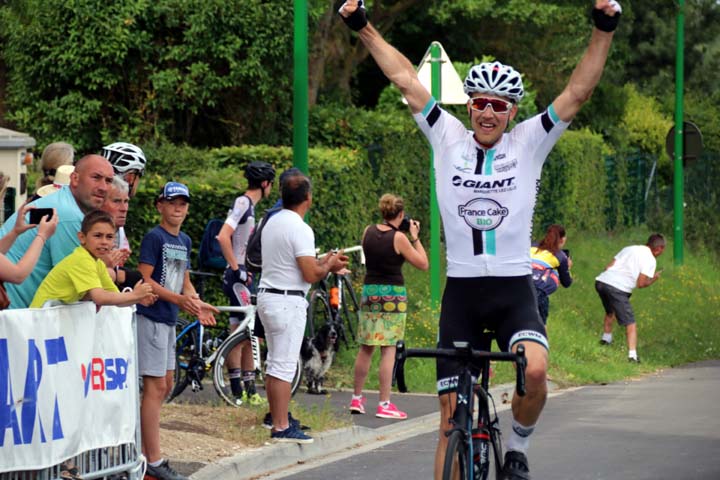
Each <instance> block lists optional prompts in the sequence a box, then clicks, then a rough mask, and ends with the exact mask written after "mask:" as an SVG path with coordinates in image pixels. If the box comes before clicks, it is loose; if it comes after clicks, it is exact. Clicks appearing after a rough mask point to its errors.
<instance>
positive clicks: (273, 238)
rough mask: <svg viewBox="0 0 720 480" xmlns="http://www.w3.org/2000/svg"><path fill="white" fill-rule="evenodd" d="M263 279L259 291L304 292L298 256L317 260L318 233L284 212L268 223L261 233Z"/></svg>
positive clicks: (305, 285)
mask: <svg viewBox="0 0 720 480" xmlns="http://www.w3.org/2000/svg"><path fill="white" fill-rule="evenodd" d="M260 240H261V242H262V265H263V267H262V276H261V277H260V285H259V287H260V288H277V289H280V290H302V291H303V292H305V293H306V294H307V291H308V289H309V288H310V284H309V283H308V282H306V281H305V280H304V279H303V276H302V272H301V271H300V267H299V266H298V264H297V257H315V234H314V233H313V231H312V228H310V226H309V225H308V224H306V223H305V222H304V221H303V219H302V217H301V216H300V215H298V214H297V213H296V212H294V211H292V210H288V209H285V208H284V209H282V210H281V211H279V212H278V213H276V214H275V215H273V216H272V217H270V219H268V221H267V225H265V227H264V229H263V231H262V237H261V239H260Z"/></svg>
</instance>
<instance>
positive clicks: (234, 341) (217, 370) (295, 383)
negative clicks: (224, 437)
mask: <svg viewBox="0 0 720 480" xmlns="http://www.w3.org/2000/svg"><path fill="white" fill-rule="evenodd" d="M248 339H249V337H248V333H247V332H246V331H245V332H240V333H239V334H237V335H236V336H234V337H232V338H230V339H229V340H228V341H226V342H224V343H223V344H222V345H221V346H220V350H219V351H218V353H217V357H216V358H215V362H214V363H213V368H212V371H213V385H214V386H215V391H216V392H217V394H218V395H219V396H220V398H222V399H223V400H224V401H225V402H226V403H227V404H229V405H232V406H234V407H237V406H239V405H238V404H237V403H236V402H235V396H234V395H233V393H232V390H231V388H230V376H229V374H228V369H227V368H226V367H225V363H226V361H227V357H228V355H229V354H230V352H232V350H233V349H234V348H235V347H236V346H238V345H239V344H240V343H242V342H244V341H246V340H248ZM263 370H264V363H263ZM263 373H264V372H259V373H257V377H256V378H255V384H256V386H258V387H264V381H263ZM301 381H302V362H301V361H300V359H299V358H298V366H297V369H296V370H295V377H294V378H293V380H292V383H291V385H290V392H291V394H292V395H295V392H296V391H297V389H298V387H299V386H300V382H301Z"/></svg>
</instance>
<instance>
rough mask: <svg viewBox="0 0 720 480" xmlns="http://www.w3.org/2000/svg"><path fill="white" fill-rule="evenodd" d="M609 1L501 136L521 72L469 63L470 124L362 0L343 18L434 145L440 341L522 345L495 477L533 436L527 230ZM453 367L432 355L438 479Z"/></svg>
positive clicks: (588, 88) (538, 375)
mask: <svg viewBox="0 0 720 480" xmlns="http://www.w3.org/2000/svg"><path fill="white" fill-rule="evenodd" d="M620 11H621V8H620V5H619V4H618V3H617V2H616V1H615V0H596V2H595V8H594V9H593V11H592V18H593V21H594V24H595V28H594V29H593V31H592V36H591V38H590V45H589V46H588V49H587V50H586V52H585V54H584V55H583V57H582V59H581V60H580V62H579V63H578V65H577V67H576V68H575V70H574V71H573V73H572V75H571V77H570V80H569V82H568V84H567V86H566V87H565V89H564V90H563V91H562V93H561V94H560V95H559V96H558V97H557V98H556V99H555V100H554V101H553V102H552V104H551V105H550V106H549V107H548V108H547V109H546V110H545V111H544V112H543V113H541V114H539V115H536V116H534V117H532V118H530V119H528V120H526V121H524V122H521V123H519V124H518V125H517V126H515V127H514V128H513V129H512V130H511V131H509V132H506V130H507V128H508V126H509V124H510V122H511V121H512V120H513V119H514V118H515V116H516V115H517V111H518V103H519V102H520V100H521V99H522V97H523V95H524V89H523V83H522V78H521V76H520V74H519V73H518V72H517V71H516V70H515V69H514V68H512V67H510V66H508V65H503V64H502V63H500V62H492V63H489V62H488V63H482V64H480V65H475V66H473V67H472V68H471V69H470V73H469V74H468V76H467V78H466V79H465V83H464V89H465V93H466V94H467V95H468V96H469V97H470V98H469V100H468V103H467V115H468V118H469V123H470V126H471V128H472V130H468V129H467V127H465V125H464V124H463V123H462V122H461V121H460V120H459V119H457V118H455V117H454V116H452V115H450V114H449V113H448V112H446V111H445V110H443V109H442V108H441V106H440V105H439V104H438V103H437V102H436V101H435V99H433V98H432V96H431V95H430V92H428V90H427V89H426V88H425V87H424V86H423V85H422V83H420V80H419V78H418V76H417V72H416V71H415V68H414V67H413V65H412V64H411V63H410V61H409V60H408V59H407V58H406V57H405V56H404V55H402V54H401V53H400V52H399V51H398V50H396V49H395V48H394V47H393V46H392V45H390V44H389V43H387V42H386V41H385V40H384V39H383V38H382V36H381V35H380V33H379V32H378V31H377V30H376V29H375V28H374V27H373V26H372V25H371V24H370V23H368V20H367V18H366V14H365V8H364V6H363V5H362V1H361V0H347V1H346V2H345V3H344V4H343V5H342V7H340V10H339V13H340V16H341V17H342V19H343V21H344V22H345V23H346V24H347V25H348V27H349V28H351V29H352V30H355V31H356V32H357V33H358V38H359V40H360V41H361V42H362V44H363V45H364V46H365V48H367V49H368V51H369V52H370V55H371V56H372V57H373V59H375V61H376V62H377V64H378V66H379V67H380V69H381V70H382V72H383V73H384V74H385V76H386V77H387V78H388V79H389V80H390V81H391V82H392V83H393V84H394V85H395V86H396V87H397V88H398V89H399V90H400V92H401V93H402V95H403V96H404V97H405V99H406V100H407V102H408V105H409V107H410V110H411V111H412V113H413V116H414V118H415V121H416V122H417V124H418V126H419V127H420V129H421V130H422V132H423V133H424V134H425V136H426V137H427V139H428V141H429V142H430V144H431V145H432V148H433V151H434V167H435V184H436V185H435V186H436V191H437V199H438V204H439V207H440V214H441V216H442V221H443V229H444V231H445V238H446V240H447V276H448V278H447V282H446V286H445V292H444V294H443V300H442V306H441V312H440V326H439V341H438V344H439V346H440V347H452V342H453V341H460V340H465V341H468V342H470V345H471V346H472V347H473V348H482V347H483V346H482V344H481V342H480V338H481V335H482V331H483V329H484V328H486V327H487V328H489V329H490V330H493V331H495V333H496V336H497V341H498V345H499V346H500V348H501V349H502V350H504V351H507V350H512V351H515V350H516V349H517V347H518V346H519V345H524V347H525V352H526V354H527V359H528V364H527V370H526V379H527V384H526V386H527V394H526V395H525V396H524V397H520V396H519V395H515V396H514V397H513V401H512V410H513V424H512V431H511V432H510V434H509V435H507V442H506V450H507V453H506V455H505V464H504V466H503V472H502V474H503V478H505V479H507V480H527V479H529V478H530V472H529V467H528V460H527V455H526V454H527V450H528V446H529V439H530V435H531V434H532V433H533V431H534V429H535V425H536V423H537V421H538V419H539V417H540V413H541V412H542V409H543V407H544V405H545V399H546V398H547V365H548V343H547V337H546V332H545V326H544V325H543V324H542V321H541V320H540V315H539V314H538V310H537V301H536V298H535V293H534V286H533V284H532V276H531V273H532V268H531V260H530V234H531V231H532V217H533V211H534V208H535V201H536V197H537V186H538V185H539V183H540V174H541V171H542V166H543V163H544V162H545V159H546V158H547V156H548V154H549V153H550V150H551V149H552V147H553V146H554V144H555V142H557V140H558V138H559V137H560V135H561V134H562V133H563V131H564V130H565V129H567V127H568V125H569V122H570V121H571V120H572V119H573V118H574V117H575V115H576V114H577V112H578V111H579V110H580V107H581V106H582V105H583V103H585V102H586V101H587V100H588V99H589V98H590V95H591V94H592V91H593V89H594V88H595V86H596V85H597V84H598V82H599V81H600V77H601V75H602V72H603V69H604V67H605V61H606V59H607V55H608V52H609V50H610V45H611V43H612V38H613V35H614V30H615V28H616V27H617V25H618V21H619V17H620ZM456 372H457V367H456V366H455V365H454V364H453V362H450V361H447V360H445V359H439V360H438V361H437V380H438V393H439V399H440V422H441V423H440V435H439V436H438V438H439V441H438V447H437V450H436V455H435V478H436V479H439V478H440V477H441V475H442V467H443V463H444V461H445V450H446V448H447V437H446V436H445V435H444V432H446V431H447V430H449V429H450V428H451V427H452V425H451V424H450V423H449V419H450V418H452V414H453V408H454V405H455V389H456V382H457V380H456V378H457V373H456Z"/></svg>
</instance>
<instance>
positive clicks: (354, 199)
mask: <svg viewBox="0 0 720 480" xmlns="http://www.w3.org/2000/svg"><path fill="white" fill-rule="evenodd" d="M385 126H386V127H387V126H388V125H387V124H385ZM347 128H352V126H349V127H347ZM390 130H391V131H390V133H391V134H388V135H384V136H383V137H382V138H380V139H379V140H380V141H379V142H377V143H374V144H371V145H370V146H369V148H355V149H350V148H328V147H316V148H311V149H310V150H309V159H308V164H309V170H310V177H311V179H312V181H313V207H312V209H311V210H310V213H309V217H308V221H309V223H310V225H311V226H312V227H313V229H314V231H315V241H316V244H317V246H318V247H319V248H321V249H323V250H327V249H329V248H334V247H346V246H351V245H355V244H357V243H358V242H359V240H360V235H361V234H362V231H363V228H364V227H365V225H367V224H369V223H372V222H376V221H379V214H378V212H377V200H378V198H379V196H380V195H381V194H382V193H385V192H392V193H396V194H398V195H401V196H403V197H404V198H405V201H406V205H407V206H406V209H407V212H408V213H409V214H410V216H412V217H413V218H416V219H418V220H420V222H421V223H422V225H423V226H424V227H425V228H424V229H423V231H422V234H423V236H424V237H425V239H426V240H427V234H428V231H427V227H428V225H429V201H428V192H429V164H430V160H429V152H430V150H429V147H428V144H427V142H426V141H425V139H424V137H423V136H422V134H421V133H420V132H419V131H418V129H417V128H416V127H415V126H414V124H413V123H412V122H405V121H401V122H398V123H396V124H395V126H394V127H392V128H391V129H390ZM144 148H145V150H146V152H147V154H148V158H149V159H150V161H149V166H150V167H149V169H150V171H151V172H152V173H150V174H148V175H146V177H145V178H144V179H143V183H142V185H141V188H140V191H139V192H138V197H137V198H136V199H134V200H133V201H132V203H131V212H130V216H129V221H128V226H127V227H126V229H127V231H128V234H129V236H130V239H131V245H132V246H133V248H134V249H137V248H138V247H139V242H140V240H141V239H142V236H143V234H144V233H145V232H146V231H147V230H149V229H150V228H152V227H153V226H154V225H156V224H157V222H158V215H157V212H156V210H155V208H154V197H155V195H156V194H157V192H158V191H159V189H160V187H161V186H162V185H163V184H164V182H166V181H168V180H175V181H181V182H184V183H186V184H188V186H189V187H190V191H191V194H192V197H193V198H192V204H191V207H190V215H189V216H188V219H187V220H186V221H185V224H184V226H183V230H184V231H185V232H186V233H188V235H190V237H191V238H192V239H193V243H194V246H195V248H196V249H197V247H198V246H199V243H200V238H201V237H202V232H203V229H204V227H205V224H206V223H207V221H208V220H209V219H211V218H224V216H225V215H226V214H227V211H228V209H229V207H230V206H231V204H232V201H233V200H234V198H235V197H236V196H237V195H239V194H240V193H242V192H243V191H244V190H245V188H246V186H247V185H246V181H245V178H244V177H243V171H244V168H245V166H246V165H247V164H248V163H249V162H251V161H254V160H264V161H267V162H270V163H271V164H273V165H274V166H275V167H276V169H277V170H278V172H280V171H282V170H284V169H285V168H288V167H290V166H291V165H292V149H291V148H289V147H271V146H264V145H261V146H257V145H256V146H240V147H226V148H219V149H213V150H196V149H192V148H189V147H178V146H168V145H163V146H154V145H149V146H144ZM606 153H607V152H606V146H605V144H604V143H603V141H602V138H601V137H600V135H598V134H594V133H592V132H590V131H587V130H579V131H569V132H566V133H565V134H564V135H563V137H562V138H561V139H560V141H559V142H558V144H557V145H556V147H555V148H554V149H553V151H552V153H551V154H550V157H549V158H548V161H547V163H546V165H545V168H544V171H543V177H542V182H541V187H540V193H539V197H538V203H537V208H536V214H535V221H534V236H535V237H538V236H539V235H541V233H542V232H543V231H544V229H545V228H546V227H547V225H549V224H551V223H562V224H564V225H565V226H566V227H567V228H569V229H571V230H575V231H577V230H587V231H601V230H603V229H604V228H605V226H606V224H607V223H608V220H607V218H606V214H608V213H609V212H611V209H610V204H609V200H608V197H607V194H606V193H607V192H606V191H607V185H606V184H607V175H606V171H605V163H604V162H605V161H604V155H605V154H606ZM614 181H616V180H614ZM618 185H619V186H616V187H617V188H622V182H618ZM278 196H279V192H278V191H277V189H276V190H274V191H273V193H272V194H271V198H270V199H268V200H265V201H264V202H263V203H262V204H260V205H259V209H260V211H264V210H265V209H266V208H268V207H270V206H271V205H272V204H273V203H274V202H275V200H276V199H277V198H278ZM619 208H620V207H618V206H616V208H615V210H613V211H612V213H613V215H616V216H618V217H619V218H622V211H621V210H618V209H619Z"/></svg>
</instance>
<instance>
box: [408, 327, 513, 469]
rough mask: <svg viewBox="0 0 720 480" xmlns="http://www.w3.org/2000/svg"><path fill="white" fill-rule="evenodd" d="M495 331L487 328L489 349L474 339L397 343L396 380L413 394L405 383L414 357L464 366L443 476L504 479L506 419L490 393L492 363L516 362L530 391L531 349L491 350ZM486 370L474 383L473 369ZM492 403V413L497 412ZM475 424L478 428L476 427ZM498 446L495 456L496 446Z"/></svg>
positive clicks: (458, 387) (460, 377)
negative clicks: (433, 344)
mask: <svg viewBox="0 0 720 480" xmlns="http://www.w3.org/2000/svg"><path fill="white" fill-rule="evenodd" d="M492 339H493V334H492V332H485V333H484V336H483V338H482V341H483V343H482V345H483V346H486V350H473V349H472V348H470V344H469V343H468V342H453V346H454V348H440V349H406V348H405V343H404V342H402V341H400V342H398V343H397V347H396V352H395V361H396V363H395V372H394V378H395V379H396V380H397V385H398V390H400V392H403V393H405V392H407V391H408V389H407V385H406V383H405V360H406V359H407V358H408V357H425V358H428V357H430V358H441V357H442V358H452V359H454V360H456V361H458V362H459V363H460V364H461V369H460V371H459V372H458V373H459V375H458V386H457V397H456V401H455V406H454V407H453V410H454V413H453V416H452V419H451V420H450V423H451V424H452V428H451V429H450V430H448V431H447V432H446V433H445V435H446V436H447V437H448V444H447V450H446V453H445V463H444V465H443V476H442V478H443V480H450V479H454V480H487V479H488V478H492V476H491V475H490V473H491V471H493V472H494V476H495V478H496V479H497V480H501V479H502V478H503V473H502V465H503V452H502V436H501V431H500V423H499V419H498V416H497V410H496V408H495V401H494V400H493V398H492V395H490V392H489V389H488V387H489V383H490V374H489V372H490V361H491V360H498V361H504V362H513V363H515V364H516V372H517V376H516V379H515V388H516V390H517V392H518V395H520V396H524V395H525V367H526V366H527V359H526V358H525V347H523V346H522V345H520V346H518V348H517V353H505V352H491V351H490V344H491V342H492ZM477 368H480V380H479V382H478V383H477V384H475V383H474V382H473V374H472V371H471V369H477ZM475 399H477V421H475V420H474V419H473V407H474V404H475ZM491 406H492V411H491ZM473 425H475V426H473ZM491 449H492V455H491V453H490V450H491Z"/></svg>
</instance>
